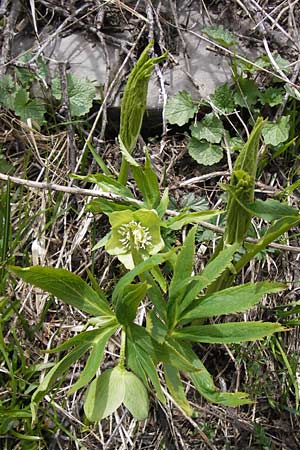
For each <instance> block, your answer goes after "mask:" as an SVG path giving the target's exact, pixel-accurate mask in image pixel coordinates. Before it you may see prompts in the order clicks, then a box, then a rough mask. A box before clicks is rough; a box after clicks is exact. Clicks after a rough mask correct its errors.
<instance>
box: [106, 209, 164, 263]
mask: <svg viewBox="0 0 300 450" xmlns="http://www.w3.org/2000/svg"><path fill="white" fill-rule="evenodd" d="M109 221H110V224H111V227H112V228H111V237H110V239H109V240H108V241H107V242H106V245H105V250H106V251H107V252H108V253H109V254H110V255H115V256H117V257H118V259H119V261H120V262H121V263H122V264H124V266H125V267H126V269H129V270H130V269H133V268H134V267H135V265H136V264H137V263H138V262H140V261H141V260H143V259H146V258H147V257H149V255H155V254H156V253H158V252H159V251H160V250H162V249H163V248H164V245H165V244H164V241H163V240H162V238H161V235H160V225H161V224H160V218H159V216H158V214H157V212H156V211H155V210H149V209H139V210H138V211H131V210H129V209H128V210H125V211H118V212H113V213H111V214H109Z"/></svg>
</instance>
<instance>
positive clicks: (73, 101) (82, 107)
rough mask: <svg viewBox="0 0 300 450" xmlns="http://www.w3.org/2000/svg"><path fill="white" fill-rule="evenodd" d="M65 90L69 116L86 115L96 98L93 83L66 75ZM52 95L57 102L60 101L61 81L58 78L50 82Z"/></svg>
mask: <svg viewBox="0 0 300 450" xmlns="http://www.w3.org/2000/svg"><path fill="white" fill-rule="evenodd" d="M67 90H68V97H69V101H70V113H71V116H72V117H81V116H83V115H84V114H86V113H88V112H89V110H90V109H91V107H92V106H93V100H94V98H95V97H96V88H95V86H94V85H93V83H92V82H91V81H89V80H84V79H82V78H78V77H76V76H75V75H71V74H70V73H68V74H67ZM52 94H53V96H54V97H55V98H56V99H57V100H61V98H62V93H61V81H60V79H59V78H58V77H56V78H54V80H53V81H52Z"/></svg>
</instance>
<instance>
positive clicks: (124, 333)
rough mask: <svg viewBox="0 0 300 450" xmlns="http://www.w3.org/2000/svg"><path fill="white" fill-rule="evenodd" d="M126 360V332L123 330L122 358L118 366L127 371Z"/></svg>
mask: <svg viewBox="0 0 300 450" xmlns="http://www.w3.org/2000/svg"><path fill="white" fill-rule="evenodd" d="M125 359H126V331H125V330H124V328H122V332H121V349H120V358H119V363H118V366H119V367H120V368H121V369H125Z"/></svg>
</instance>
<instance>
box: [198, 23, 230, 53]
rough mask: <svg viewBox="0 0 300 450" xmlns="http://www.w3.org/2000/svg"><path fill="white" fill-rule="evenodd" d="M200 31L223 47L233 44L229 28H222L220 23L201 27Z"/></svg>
mask: <svg viewBox="0 0 300 450" xmlns="http://www.w3.org/2000/svg"><path fill="white" fill-rule="evenodd" d="M202 33H204V34H206V36H208V37H209V38H212V39H213V40H214V41H216V42H218V43H219V44H220V45H223V47H226V48H229V47H232V46H233V45H234V44H235V37H234V34H233V33H231V32H230V31H229V30H226V29H224V27H223V26H222V25H213V26H211V27H205V28H203V29H202Z"/></svg>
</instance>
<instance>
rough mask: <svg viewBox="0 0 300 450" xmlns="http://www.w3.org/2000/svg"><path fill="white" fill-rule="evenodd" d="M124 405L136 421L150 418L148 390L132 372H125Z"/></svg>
mask: <svg viewBox="0 0 300 450" xmlns="http://www.w3.org/2000/svg"><path fill="white" fill-rule="evenodd" d="M124 377H125V397H124V405H125V406H126V408H128V410H129V411H130V412H131V414H132V415H133V417H134V418H135V419H136V420H145V419H147V417H148V411H149V398H148V393H147V390H146V388H145V386H144V384H143V383H142V382H141V380H140V379H139V378H138V377H137V376H136V375H135V374H134V373H132V372H128V371H125V372H124Z"/></svg>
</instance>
